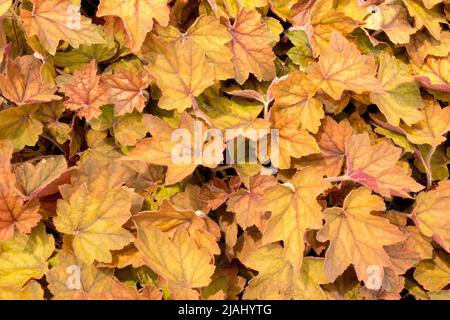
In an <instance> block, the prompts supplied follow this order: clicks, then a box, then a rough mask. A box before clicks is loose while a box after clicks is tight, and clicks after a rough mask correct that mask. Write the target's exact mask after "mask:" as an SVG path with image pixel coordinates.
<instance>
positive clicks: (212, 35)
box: [141, 15, 234, 80]
mask: <svg viewBox="0 0 450 320" xmlns="http://www.w3.org/2000/svg"><path fill="white" fill-rule="evenodd" d="M156 33H157V34H158V35H159V36H161V37H162V38H163V39H164V40H170V41H177V42H193V43H195V44H196V47H197V49H195V50H199V51H201V52H203V53H204V54H205V56H206V61H207V62H209V63H210V64H212V65H213V66H214V71H215V78H216V80H225V79H228V78H231V77H233V76H234V67H233V63H232V61H231V58H232V55H231V49H230V46H229V45H228V43H229V42H230V41H231V34H230V32H229V31H228V29H227V28H226V27H225V26H224V25H222V24H220V21H219V20H218V19H217V18H215V17H212V16H206V15H201V16H199V17H198V18H197V20H195V22H194V23H193V24H192V25H191V26H190V27H189V29H188V30H187V31H186V32H184V33H181V32H180V31H179V30H178V29H176V28H175V27H168V28H164V29H163V28H157V29H156ZM149 44H151V42H145V43H144V45H143V48H142V49H141V51H143V52H145V51H146V50H151V48H146V46H147V45H149Z"/></svg>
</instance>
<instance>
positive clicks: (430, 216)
mask: <svg viewBox="0 0 450 320" xmlns="http://www.w3.org/2000/svg"><path fill="white" fill-rule="evenodd" d="M449 210H450V181H448V180H444V181H441V182H440V183H439V185H438V187H437V188H436V189H434V190H431V191H427V192H421V193H420V194H419V195H418V196H417V198H416V206H415V208H414V211H413V213H412V217H413V219H414V221H415V223H416V225H417V227H419V229H420V231H421V232H422V234H423V235H425V236H427V237H433V239H434V240H435V241H436V242H437V243H439V245H441V246H442V248H444V249H445V250H446V251H447V252H450V228H449V225H450V219H449V214H448V212H449Z"/></svg>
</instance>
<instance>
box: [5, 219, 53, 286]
mask: <svg viewBox="0 0 450 320" xmlns="http://www.w3.org/2000/svg"><path fill="white" fill-rule="evenodd" d="M54 250H55V241H54V240H53V237H52V236H51V235H48V234H47V233H46V232H45V227H44V226H43V225H39V226H37V227H36V228H34V229H33V231H32V233H31V234H30V235H29V236H26V235H24V234H20V233H15V235H14V237H13V238H12V239H10V240H7V241H2V242H1V243H0V286H2V287H3V286H6V287H10V288H17V289H19V288H21V287H22V286H23V285H24V284H25V283H27V282H28V281H29V280H30V279H40V278H42V276H43V275H44V274H45V272H46V271H47V266H48V263H47V259H48V258H50V256H51V255H52V253H53V251H54Z"/></svg>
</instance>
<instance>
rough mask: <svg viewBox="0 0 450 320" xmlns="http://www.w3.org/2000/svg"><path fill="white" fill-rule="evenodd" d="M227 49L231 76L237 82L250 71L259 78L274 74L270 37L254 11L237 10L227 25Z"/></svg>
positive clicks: (273, 75) (246, 77) (268, 77)
mask: <svg viewBox="0 0 450 320" xmlns="http://www.w3.org/2000/svg"><path fill="white" fill-rule="evenodd" d="M230 33H231V36H232V41H231V52H232V54H233V58H232V61H233V64H234V71H235V74H236V75H235V79H236V81H237V82H238V83H239V84H242V83H244V82H245V80H247V79H248V77H249V75H250V73H252V74H254V75H255V77H256V78H257V79H258V80H260V81H262V80H271V79H273V78H274V77H275V64H274V59H275V55H274V53H273V51H272V47H271V43H272V41H273V36H272V34H271V33H270V30H269V29H268V28H267V26H266V25H265V24H264V23H263V22H262V20H261V16H260V15H259V13H258V12H256V11H253V10H252V11H249V10H241V11H240V12H239V13H238V15H237V16H236V19H235V21H234V23H233V25H232V26H231V27H230Z"/></svg>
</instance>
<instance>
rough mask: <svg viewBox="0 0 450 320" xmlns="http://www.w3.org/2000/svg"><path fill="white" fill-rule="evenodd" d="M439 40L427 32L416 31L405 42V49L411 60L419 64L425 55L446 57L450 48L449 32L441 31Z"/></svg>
mask: <svg viewBox="0 0 450 320" xmlns="http://www.w3.org/2000/svg"><path fill="white" fill-rule="evenodd" d="M440 39H441V40H440V41H438V40H436V39H434V38H433V37H432V36H430V35H429V34H428V33H427V32H425V31H421V32H417V33H416V34H415V35H414V36H413V37H411V41H410V42H409V43H407V44H406V50H407V51H408V55H409V56H410V57H411V60H412V62H413V63H414V64H415V65H417V66H421V65H422V64H423V62H424V61H425V58H426V57H427V56H435V57H446V56H447V55H448V50H449V48H450V32H448V31H441V35H440Z"/></svg>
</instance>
